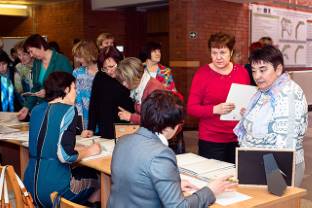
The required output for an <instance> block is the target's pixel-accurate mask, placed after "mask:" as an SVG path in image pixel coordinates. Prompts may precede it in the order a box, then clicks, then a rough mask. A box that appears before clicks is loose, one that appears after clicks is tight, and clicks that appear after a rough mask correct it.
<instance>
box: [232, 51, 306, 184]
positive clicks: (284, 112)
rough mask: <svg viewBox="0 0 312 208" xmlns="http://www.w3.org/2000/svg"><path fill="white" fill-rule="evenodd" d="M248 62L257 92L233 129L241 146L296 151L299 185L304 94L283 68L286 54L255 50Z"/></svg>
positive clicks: (302, 171)
mask: <svg viewBox="0 0 312 208" xmlns="http://www.w3.org/2000/svg"><path fill="white" fill-rule="evenodd" d="M249 61H250V63H251V67H252V75H253V78H254V80H255V82H256V84H257V86H258V91H257V93H256V94H255V95H254V97H253V98H252V99H251V101H250V103H249V106H248V108H247V110H246V111H245V113H244V116H243V118H242V120H241V121H240V122H239V123H238V125H237V126H236V127H235V129H234V132H235V134H236V135H237V137H238V140H239V143H240V146H241V147H257V148H267V149H275V150H278V149H293V150H295V151H296V154H295V160H296V162H295V163H296V167H295V185H296V186H299V185H300V183H301V181H302V178H303V176H304V169H305V164H304V152H303V146H302V142H303V136H304V133H305V131H306V129H307V118H308V114H307V110H308V108H307V102H306V99H305V95H304V93H303V91H302V89H301V88H300V86H299V85H298V84H296V83H295V82H294V81H292V80H291V79H290V77H289V75H288V74H287V73H286V72H285V71H284V60H283V54H282V53H281V52H280V51H279V50H278V49H277V48H275V47H274V46H265V47H264V48H260V49H257V50H254V51H253V52H252V53H251V55H250V57H249Z"/></svg>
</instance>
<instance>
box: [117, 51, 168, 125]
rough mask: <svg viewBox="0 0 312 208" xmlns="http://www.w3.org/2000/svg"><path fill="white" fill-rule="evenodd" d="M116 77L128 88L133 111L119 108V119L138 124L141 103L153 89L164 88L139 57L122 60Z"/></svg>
mask: <svg viewBox="0 0 312 208" xmlns="http://www.w3.org/2000/svg"><path fill="white" fill-rule="evenodd" d="M117 77H118V79H119V81H120V82H122V84H123V85H124V86H125V87H127V88H128V89H130V91H131V92H130V97H131V98H132V99H133V100H134V102H135V104H134V109H135V113H130V112H128V111H127V110H125V109H123V108H121V107H120V108H119V109H120V111H119V113H118V116H119V118H120V119H121V120H124V121H130V122H131V123H133V124H140V112H141V103H142V102H143V101H144V99H145V98H146V97H147V96H148V95H149V94H151V93H152V92H153V91H154V90H157V89H160V90H162V89H165V88H164V86H163V85H162V84H161V83H160V82H159V81H158V80H156V79H155V78H152V77H151V76H150V75H149V74H148V72H147V71H146V70H144V66H143V64H142V62H141V61H140V59H137V58H135V57H129V58H125V59H124V60H122V61H121V62H120V64H119V66H118V68H117Z"/></svg>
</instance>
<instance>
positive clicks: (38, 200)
mask: <svg viewBox="0 0 312 208" xmlns="http://www.w3.org/2000/svg"><path fill="white" fill-rule="evenodd" d="M45 90H46V97H45V99H46V100H47V101H48V103H46V102H43V103H41V104H39V105H37V106H36V107H34V109H33V113H32V114H31V117H30V125H29V126H30V128H29V162H28V165H27V168H26V171H25V177H24V178H25V179H24V182H25V186H26V187H27V190H28V191H29V192H30V193H31V194H32V196H33V199H34V202H35V205H36V207H51V206H52V204H51V200H50V194H51V193H52V192H54V191H57V192H58V193H59V195H61V196H63V197H64V198H66V199H68V200H71V201H74V202H77V203H81V204H82V203H86V202H87V201H90V202H96V201H99V199H100V189H99V187H100V184H99V180H98V177H97V174H96V172H95V171H94V170H92V169H89V168H85V167H75V168H72V167H71V164H72V163H74V162H77V161H79V160H80V159H82V158H84V157H87V156H91V155H94V154H98V153H99V152H100V151H101V147H100V145H99V143H94V144H92V145H90V146H88V147H82V146H76V145H75V143H76V121H77V110H76V108H75V106H74V103H75V98H76V86H75V78H74V77H73V76H72V75H71V74H69V73H64V72H53V73H52V74H51V75H50V76H49V77H48V78H47V80H46V81H45Z"/></svg>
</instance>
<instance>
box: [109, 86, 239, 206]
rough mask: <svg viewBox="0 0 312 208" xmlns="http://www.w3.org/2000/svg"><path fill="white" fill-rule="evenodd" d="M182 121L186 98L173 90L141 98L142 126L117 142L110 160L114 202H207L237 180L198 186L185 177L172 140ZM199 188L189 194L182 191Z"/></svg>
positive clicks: (137, 204) (165, 204) (125, 204)
mask: <svg viewBox="0 0 312 208" xmlns="http://www.w3.org/2000/svg"><path fill="white" fill-rule="evenodd" d="M182 121H183V107H182V104H181V101H180V100H179V99H178V98H177V96H176V95H174V94H173V93H172V92H169V91H164V90H156V91H154V92H153V93H152V94H150V95H149V96H148V97H147V98H146V99H145V100H144V101H143V104H142V111H141V127H140V128H139V130H138V131H137V132H136V133H134V134H131V135H127V136H124V137H122V138H121V139H120V140H119V142H117V144H116V146H115V149H114V152H113V157H112V163H111V171H112V176H111V179H112V185H111V194H110V197H109V207H148V208H156V207H157V208H158V207H203V208H206V207H208V205H210V204H212V203H214V201H215V195H217V194H219V193H222V192H223V191H224V190H226V189H230V188H233V187H234V186H235V185H236V184H235V183H231V182H228V181H226V179H227V178H228V177H223V178H221V179H218V180H216V181H214V182H212V183H210V184H208V187H204V188H202V189H200V190H196V189H197V188H196V187H194V186H193V185H192V184H190V183H189V182H187V181H182V182H181V179H180V175H179V170H178V167H177V160H176V156H175V154H174V152H173V151H172V150H171V149H170V148H169V147H168V140H170V139H171V138H172V137H174V135H175V134H177V132H178V130H179V129H180V125H181V123H182ZM191 190H193V191H194V190H196V192H195V193H194V194H192V195H190V196H188V197H184V196H183V191H191Z"/></svg>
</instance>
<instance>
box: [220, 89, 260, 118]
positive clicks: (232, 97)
mask: <svg viewBox="0 0 312 208" xmlns="http://www.w3.org/2000/svg"><path fill="white" fill-rule="evenodd" d="M256 92H257V87H255V86H251V85H243V84H237V83H232V85H231V89H230V91H229V94H228V96H227V99H226V102H227V103H234V104H235V109H234V110H233V111H232V112H230V113H228V114H224V115H221V116H220V120H229V121H238V120H240V119H241V118H242V116H241V114H240V110H241V109H242V108H246V107H247V105H248V103H249V101H250V99H251V98H252V96H253V95H254V94H255V93H256Z"/></svg>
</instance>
